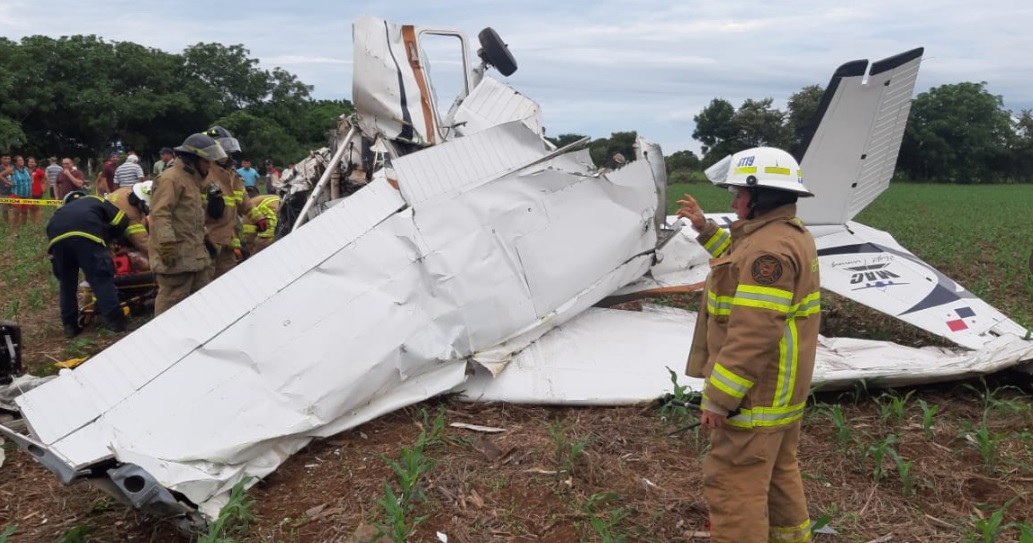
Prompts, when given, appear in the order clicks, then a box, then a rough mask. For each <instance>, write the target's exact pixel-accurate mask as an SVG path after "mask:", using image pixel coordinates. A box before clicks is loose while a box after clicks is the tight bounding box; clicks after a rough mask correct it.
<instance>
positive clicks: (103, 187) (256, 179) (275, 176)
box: [0, 147, 291, 231]
mask: <svg viewBox="0 0 1033 543" xmlns="http://www.w3.org/2000/svg"><path fill="white" fill-rule="evenodd" d="M159 154H160V159H159V160H157V161H155V162H154V166H153V167H152V168H151V172H150V175H147V174H146V173H145V172H144V169H143V167H142V166H141V165H140V158H139V157H138V156H137V155H136V153H135V152H134V151H129V152H128V153H127V154H126V157H125V160H124V161H122V160H121V158H122V155H121V154H120V153H111V154H110V155H109V156H108V159H107V160H106V161H105V162H104V163H103V164H102V165H101V167H100V169H99V170H98V172H97V175H96V177H94V179H93V182H92V184H93V187H94V189H95V191H96V193H97V194H98V195H99V196H105V195H107V194H110V193H112V192H114V191H116V190H118V189H119V188H123V187H131V186H133V184H134V183H137V182H140V181H143V180H145V179H148V178H151V179H153V178H155V177H157V176H158V175H159V174H160V173H161V172H162V171H163V170H164V169H165V168H167V167H168V166H170V165H171V164H172V162H173V160H174V159H175V157H174V153H173V151H172V149H171V148H169V147H165V148H162V150H161V152H160V153H159ZM47 162H48V164H46V165H44V164H43V163H41V162H39V161H37V160H36V159H35V158H34V157H31V156H30V157H28V158H25V157H23V156H21V155H10V154H3V155H0V215H2V219H3V222H4V223H7V224H9V225H11V226H13V227H15V228H20V227H22V226H24V225H26V224H28V223H29V221H30V220H31V221H32V222H38V221H39V220H40V217H41V216H42V212H43V206H42V205H39V204H35V203H24V204H23V203H9V202H5V201H4V200H6V199H32V200H46V199H50V200H55V199H56V200H61V199H63V198H64V197H65V195H66V194H68V193H69V192H71V191H73V190H83V191H89V190H90V183H89V182H87V181H86V177H85V175H84V174H83V172H82V171H81V170H80V169H79V168H78V167H77V166H76V165H75V162H74V161H73V160H72V159H71V158H63V159H60V161H59V160H58V158H57V157H53V156H52V157H50V158H48V159H47ZM120 162H121V163H120ZM290 166H291V165H288V166H287V167H288V168H289V167H290ZM237 173H239V174H240V176H241V178H243V179H244V187H245V189H246V190H247V193H248V196H252V197H253V196H256V195H258V194H259V193H260V191H259V187H260V186H261V185H260V180H261V181H263V182H264V183H262V184H264V186H265V194H275V193H276V188H275V186H276V185H277V183H278V182H279V179H280V170H279V169H277V168H276V166H274V165H273V161H272V160H268V159H267V160H266V161H265V173H264V174H262V173H259V171H258V170H256V169H255V168H253V167H252V166H251V161H250V160H247V159H243V160H241V163H240V167H239V168H237ZM41 203H42V202H41ZM13 230H14V229H13V228H12V231H13Z"/></svg>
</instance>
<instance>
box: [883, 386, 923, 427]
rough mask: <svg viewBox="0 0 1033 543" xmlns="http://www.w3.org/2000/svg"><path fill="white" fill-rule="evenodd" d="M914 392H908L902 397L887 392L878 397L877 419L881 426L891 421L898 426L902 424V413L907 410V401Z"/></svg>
mask: <svg viewBox="0 0 1033 543" xmlns="http://www.w3.org/2000/svg"><path fill="white" fill-rule="evenodd" d="M914 393H915V391H914V390H909V391H908V393H907V394H905V395H904V396H903V397H901V396H899V395H897V394H893V393H890V392H887V393H885V394H883V395H882V396H880V397H879V419H880V420H881V421H882V422H883V424H885V423H887V422H889V421H890V419H893V420H894V421H895V423H896V424H897V425H898V426H899V425H900V424H901V423H902V422H904V412H905V411H906V410H907V401H908V399H909V398H911V395H912V394H914Z"/></svg>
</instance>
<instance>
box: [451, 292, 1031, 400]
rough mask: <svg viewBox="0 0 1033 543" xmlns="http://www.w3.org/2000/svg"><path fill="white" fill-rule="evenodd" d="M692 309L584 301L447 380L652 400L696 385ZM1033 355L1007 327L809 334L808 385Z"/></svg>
mask: <svg viewBox="0 0 1033 543" xmlns="http://www.w3.org/2000/svg"><path fill="white" fill-rule="evenodd" d="M695 322H696V313H694V312H691V311H685V310H681V309H677V308H673V307H662V306H654V305H649V304H645V305H644V306H643V308H642V311H641V312H636V311H622V310H617V309H607V308H598V307H596V308H592V309H589V310H588V311H585V312H584V313H582V314H580V315H578V316H577V318H575V319H573V320H572V321H570V322H569V323H567V324H566V325H564V326H563V327H560V328H556V329H554V330H552V331H551V332H549V333H548V334H546V335H545V336H543V337H542V338H541V339H539V340H538V341H536V342H535V343H534V344H532V345H531V346H529V347H528V348H527V349H524V350H523V351H521V352H520V353H519V354H518V355H517V356H516V357H515V358H514V359H513V361H512V362H511V363H510V365H509V367H507V368H506V371H504V372H502V373H501V374H498V375H496V376H492V375H491V374H490V373H489V372H487V371H485V370H482V369H479V368H477V370H478V371H476V372H475V373H474V374H473V376H471V377H470V379H468V380H467V381H466V382H465V383H463V384H462V385H459V386H457V387H456V388H455V390H454V391H455V392H457V393H459V398H460V399H462V400H465V401H504V402H518V403H525V404H546V405H557V404H566V405H620V404H635V403H640V402H643V401H648V400H654V399H656V398H659V397H661V396H663V395H664V394H666V393H670V392H671V389H672V386H671V377H670V372H669V371H668V370H671V371H674V372H675V374H676V376H677V379H678V383H679V384H681V385H683V386H688V387H689V388H690V389H691V390H695V391H701V390H702V389H703V381H702V379H694V378H690V377H686V376H685V375H684V373H685V360H686V357H687V356H688V353H689V348H690V347H691V345H692V334H693V330H694V328H695ZM1031 358H1033V342H1029V341H1024V340H1022V339H1020V338H1017V337H1015V336H1011V335H1009V334H1004V335H1001V336H1000V337H993V338H988V339H987V342H986V343H985V344H983V346H982V347H980V348H979V349H976V350H964V351H955V350H950V349H944V348H941V347H922V348H915V347H906V346H903V345H897V344H894V343H890V342H888V341H874V340H866V339H853V338H826V337H821V338H819V339H818V352H817V356H816V358H815V367H814V385H815V386H820V387H822V389H823V390H839V389H845V388H850V387H852V386H853V385H854V383H856V382H857V381H858V380H861V379H864V380H867V381H868V382H869V383H873V384H875V383H878V385H879V386H886V387H897V386H906V385H914V384H921V383H934V382H937V381H946V380H956V379H964V378H967V377H975V376H979V375H987V374H990V373H993V372H996V371H1000V370H1002V369H1004V368H1008V367H1011V366H1014V365H1015V364H1018V363H1019V362H1020V361H1023V360H1029V359H1031Z"/></svg>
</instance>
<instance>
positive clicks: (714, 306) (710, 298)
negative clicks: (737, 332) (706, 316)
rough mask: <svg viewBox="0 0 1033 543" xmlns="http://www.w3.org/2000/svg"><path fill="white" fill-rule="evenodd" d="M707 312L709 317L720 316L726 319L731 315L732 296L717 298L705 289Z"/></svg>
mask: <svg viewBox="0 0 1033 543" xmlns="http://www.w3.org/2000/svg"><path fill="white" fill-rule="evenodd" d="M707 311H709V312H710V314H711V315H722V316H725V317H727V316H728V315H731V314H732V296H718V295H717V294H714V292H713V291H711V290H710V289H707Z"/></svg>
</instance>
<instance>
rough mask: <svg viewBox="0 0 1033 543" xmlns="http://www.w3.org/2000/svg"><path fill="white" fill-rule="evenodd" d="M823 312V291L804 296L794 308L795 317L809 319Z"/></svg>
mask: <svg viewBox="0 0 1033 543" xmlns="http://www.w3.org/2000/svg"><path fill="white" fill-rule="evenodd" d="M819 311H821V291H817V292H812V293H810V294H808V295H807V296H804V298H803V299H802V300H800V303H798V304H796V305H794V306H793V310H792V314H793V316H794V317H807V316H810V315H813V314H815V313H818V312H819Z"/></svg>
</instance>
